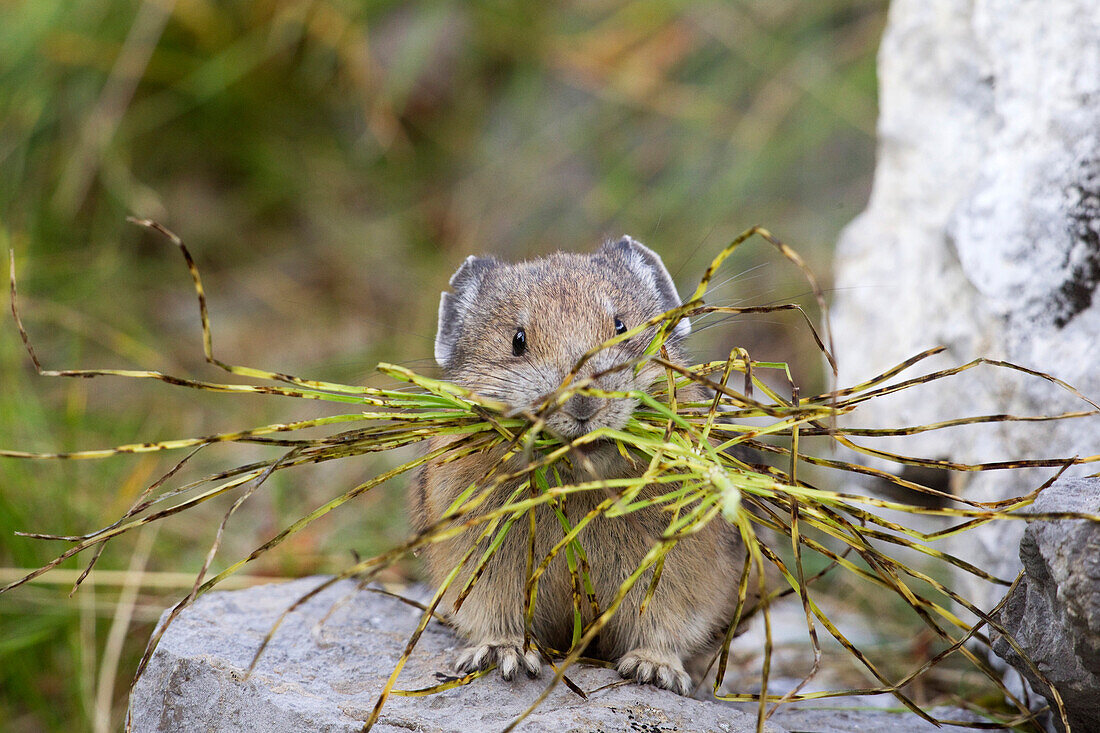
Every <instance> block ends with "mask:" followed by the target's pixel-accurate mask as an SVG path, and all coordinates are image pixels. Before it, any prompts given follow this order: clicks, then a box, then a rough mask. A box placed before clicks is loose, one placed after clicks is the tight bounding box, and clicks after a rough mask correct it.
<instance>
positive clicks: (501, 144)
mask: <svg viewBox="0 0 1100 733" xmlns="http://www.w3.org/2000/svg"><path fill="white" fill-rule="evenodd" d="M885 4H886V3H885V0H822V1H821V2H814V3H806V2H797V0H751V1H750V0H743V1H741V2H692V3H688V2H668V1H667V0H635V1H633V2H618V1H616V2H611V1H609V0H597V1H596V2H585V3H580V2H577V3H527V2H507V1H506V0H479V1H477V2H459V1H457V0H437V1H436V2H418V3H402V2H373V3H358V2H350V0H348V1H345V0H329V1H327V2H325V1H313V0H310V1H302V2H298V1H295V0H285V1H277V0H255V1H253V2H245V1H243V0H242V1H239V2H218V3H215V2H212V1H211V0H174V1H173V0H148V1H145V2H136V1H128V2H124V1H121V0H103V1H102V2H95V3H71V2H62V1H61V0H24V1H22V2H20V1H18V0H8V1H7V2H3V3H0V171H2V172H3V175H0V250H6V249H8V248H12V249H13V250H14V252H15V256H16V264H17V271H18V274H19V282H20V292H21V296H22V298H21V303H22V311H23V315H24V318H25V320H26V322H27V326H28V330H29V332H30V335H31V338H32V340H33V341H34V343H35V345H36V346H37V348H38V351H39V354H40V355H41V357H42V360H43V362H44V363H45V365H46V366H47V367H53V368H67V367H74V368H75V367H129V368H152V369H162V370H164V371H168V372H170V373H173V374H177V375H187V376H195V377H200V378H208V379H224V376H223V375H220V374H219V373H218V372H216V371H215V370H213V369H212V368H211V367H209V366H207V365H205V364H204V363H203V361H202V351H201V341H200V338H199V328H198V317H197V308H196V307H195V304H194V302H193V296H192V293H191V290H190V283H189V280H188V278H187V275H186V270H185V269H184V268H183V265H182V263H181V262H180V261H179V258H178V255H177V253H176V252H174V251H172V248H171V247H170V246H168V245H165V244H164V243H163V242H162V241H159V240H157V239H156V238H154V237H152V236H150V235H149V234H148V233H147V232H144V231H143V230H141V229H139V228H137V227H133V226H131V225H128V224H126V223H125V221H124V219H125V217H126V216H127V215H138V216H143V217H150V218H154V219H156V220H158V221H160V222H162V223H163V224H165V225H166V226H168V227H170V228H171V229H173V230H174V231H176V232H177V233H178V234H180V235H181V236H182V237H183V238H184V239H185V241H187V242H188V244H189V246H190V247H191V249H192V251H193V252H194V253H195V255H196V259H197V260H198V262H199V266H200V268H201V269H202V271H203V274H204V276H205V278H206V281H207V283H206V284H207V291H208V295H209V297H210V305H211V316H212V319H213V326H214V342H215V350H216V352H218V353H219V355H220V356H221V357H222V358H223V359H226V360H228V361H231V362H233V363H244V364H251V365H256V366H262V367H264V368H267V369H272V370H278V371H286V372H291V373H294V374H298V375H300V376H308V377H316V378H324V379H331V380H338V381H344V382H353V383H354V382H361V381H364V380H367V379H372V377H371V368H372V366H373V365H374V364H375V363H376V362H377V361H379V360H381V359H385V360H388V361H394V362H401V363H405V364H408V365H410V366H412V367H414V368H418V369H429V370H430V357H431V351H432V349H431V340H432V334H433V332H434V327H435V324H434V318H435V309H436V305H437V302H438V293H439V291H440V290H441V289H443V288H444V287H445V286H446V282H447V278H448V277H449V275H450V273H451V272H452V271H453V270H454V269H455V267H456V266H457V265H458V264H459V263H460V262H461V261H462V260H463V259H464V258H465V257H466V255H468V254H471V253H494V254H497V255H500V256H503V257H506V258H512V259H516V258H523V257H529V256H536V255H539V254H542V253H545V252H548V251H552V250H554V249H580V250H586V249H591V248H593V247H594V246H596V245H597V244H598V243H599V242H600V241H601V240H602V239H603V238H604V237H607V236H615V235H619V234H622V233H630V234H631V235H633V236H635V237H636V238H638V239H640V240H642V241H643V242H645V243H646V244H648V245H650V246H651V247H653V248H654V249H656V250H658V251H659V252H661V253H662V254H663V256H664V258H665V261H666V263H667V264H668V265H669V268H670V270H671V271H672V272H674V273H676V276H677V279H678V281H679V282H680V284H681V287H682V288H683V287H686V286H687V285H688V284H689V283H691V282H693V281H694V280H696V279H697V278H698V276H699V274H700V273H701V271H702V269H703V267H704V266H705V264H706V262H708V261H709V259H710V258H711V257H712V255H713V253H714V252H715V251H716V250H717V249H718V248H720V247H721V246H723V245H724V244H725V243H726V242H727V241H728V240H729V239H731V238H732V237H733V236H734V235H735V234H736V233H738V232H739V231H741V230H743V229H745V228H747V227H749V226H751V225H753V224H762V225H765V226H767V227H768V228H770V229H771V230H772V231H773V232H775V233H776V234H777V235H778V236H779V237H781V238H782V239H784V240H785V241H787V242H788V243H789V244H791V245H792V246H794V247H795V248H796V249H797V250H798V251H799V252H800V253H802V254H803V256H805V257H806V258H807V260H808V261H809V262H810V264H811V266H812V267H813V268H814V269H815V270H816V271H817V272H818V273H819V275H821V276H823V280H824V281H825V282H826V283H827V282H828V263H829V259H830V252H831V245H832V243H833V241H834V240H835V238H836V235H837V232H838V231H839V229H840V227H841V226H843V224H844V223H846V222H847V221H848V220H850V219H851V217H852V216H854V215H855V214H856V213H857V212H858V211H859V209H860V208H861V207H862V205H863V203H864V201H865V198H866V195H867V191H868V189H869V184H870V171H871V166H872V162H873V127H874V115H875V87H874V84H875V74H874V55H875V50H876V47H877V43H878V38H879V34H880V32H881V27H882V24H883V22H884V16H885ZM762 263H763V264H764V266H763V267H760V268H758V269H753V270H752V271H751V272H748V273H746V274H745V275H743V276H742V277H739V278H735V279H734V280H732V281H731V282H730V283H728V284H727V285H726V286H724V288H723V290H722V291H721V292H722V294H723V297H726V298H728V301H729V302H731V303H732V302H744V303H748V304H761V303H769V302H783V301H789V300H792V299H800V301H801V302H804V303H807V304H808V303H810V300H811V299H809V298H807V297H806V294H807V290H808V287H807V286H806V285H805V283H804V282H803V281H802V280H801V279H800V277H799V275H798V273H797V271H795V270H794V268H792V267H790V266H789V265H787V264H784V263H783V262H782V261H781V260H780V259H779V258H777V257H775V256H774V253H772V252H771V251H769V250H767V249H765V246H764V245H759V244H758V245H756V246H753V247H750V248H747V249H745V250H743V251H742V253H741V254H740V256H738V257H737V258H736V260H735V261H733V262H732V263H731V264H729V265H728V266H727V267H728V272H729V273H730V274H731V275H732V274H735V273H738V272H742V271H747V270H750V269H751V268H754V267H755V266H757V265H759V264H762ZM6 323H7V325H4V326H3V327H0V446H2V447H5V448H17V449H23V450H42V451H53V450H68V449H79V448H95V447H106V446H110V445H115V444H120V443H125V442H132V441H135V440H142V441H143V440H155V439H160V438H168V437H179V436H183V435H194V434H201V433H205V432H210V431H214V430H226V429H233V428H239V427H245V426H249V425H255V424H260V423H262V422H266V421H284V420H288V419H292V418H296V417H307V416H313V415H316V414H317V413H316V411H317V410H318V409H321V408H319V407H318V406H317V405H315V404H299V403H298V402H291V401H279V400H259V399H258V398H255V397H234V396H228V395H210V394H207V393H194V392H186V391H184V390H174V389H171V388H169V387H168V386H167V385H164V384H159V383H150V384H141V383H134V382H131V381H121V380H109V379H99V380H68V381H66V380H51V379H46V378H41V377H38V376H37V375H36V374H35V373H34V371H33V369H32V368H31V365H30V363H29V360H28V359H27V358H26V355H25V353H24V351H23V348H22V344H21V343H20V341H19V337H18V333H17V331H16V329H15V327H14V325H12V324H11V322H10V321H7V322H6ZM701 325H702V324H700V326H701ZM697 330H698V331H700V333H699V335H698V336H696V342H695V346H696V347H697V348H698V355H699V356H700V357H704V356H715V355H718V354H721V355H723V356H724V355H725V353H726V352H728V350H729V348H730V347H731V346H732V345H735V344H739V345H745V346H747V347H748V348H749V350H750V353H751V354H752V355H753V356H754V357H756V358H759V359H771V360H782V361H788V362H791V363H792V365H793V368H794V370H795V373H796V376H797V377H798V378H799V379H800V380H802V381H803V382H804V383H805V384H809V385H816V384H820V374H819V368H820V358H819V355H818V354H817V353H816V352H814V350H813V346H812V342H810V341H809V340H808V339H807V338H806V337H805V334H804V332H803V331H802V329H801V327H800V326H799V323H798V320H797V318H796V317H793V316H792V317H789V318H788V317H787V316H772V317H763V318H755V319H754V318H745V319H739V320H736V321H730V322H727V323H723V324H721V325H720V327H717V328H712V329H705V328H701V327H699V328H697ZM257 450H258V449H257ZM250 455H252V454H250V453H249V451H248V450H245V449H241V448H240V447H238V448H237V449H236V450H234V449H231V448H226V447H222V448H221V449H220V451H219V450H218V449H215V448H211V449H209V451H207V452H205V453H204V454H200V456H199V457H197V458H196V461H195V464H196V468H193V469H192V470H194V471H196V472H197V471H201V470H202V469H203V468H206V469H208V470H215V469H216V468H221V467H225V465H226V464H227V463H232V464H234V465H235V464H237V463H240V462H243V461H245V460H247V459H248V458H249V457H250ZM178 458H179V457H176V459H175V460H178ZM394 460H395V459H394V458H392V457H389V458H387V457H381V458H378V459H376V461H375V462H374V463H372V462H371V461H370V460H368V459H366V458H364V459H363V460H362V461H360V462H358V463H357V464H355V465H345V466H333V467H325V468H324V469H323V470H321V469H317V470H314V471H311V472H302V473H301V474H297V475H294V476H293V477H292V480H290V481H288V480H287V479H286V477H282V476H280V477H277V479H276V480H274V481H273V482H272V483H271V484H270V485H269V486H266V487H265V489H264V491H262V492H259V493H258V494H257V495H256V496H255V497H254V498H253V499H252V500H251V501H250V504H249V506H248V507H246V508H245V510H243V511H242V512H241V513H240V514H238V515H237V516H236V517H235V518H234V522H233V523H232V524H231V525H230V537H228V538H227V539H226V541H225V543H224V546H223V549H222V550H221V552H220V555H219V557H220V558H222V559H225V558H235V557H238V556H239V555H241V554H242V553H244V552H247V551H249V550H251V549H252V548H253V547H254V546H255V545H256V544H258V543H259V542H261V541H262V540H264V539H266V538H268V537H269V536H270V535H271V534H273V533H274V532H275V531H277V530H278V529H279V528H281V527H282V526H284V525H285V524H286V523H287V522H288V521H290V520H291V519H293V518H294V517H296V516H297V515H299V514H301V513H304V511H306V510H307V509H308V508H312V507H313V506H315V505H316V504H318V503H320V502H321V501H322V500H323V498H325V497H329V496H332V495H334V493H340V492H342V491H343V490H344V489H345V488H347V487H348V486H350V485H352V484H353V483H354V482H356V481H357V480H361V479H362V478H363V477H364V476H367V475H370V474H372V473H373V472H374V471H377V470H378V468H379V466H380V465H381V464H383V463H386V462H393V461H394ZM173 462H174V459H173V458H172V457H170V456H161V457H156V456H153V457H143V458H135V457H118V458H113V459H109V460H105V461H100V462H94V463H93V462H82V463H75V462H69V463H65V462H29V461H17V460H10V459H6V460H5V459H0V572H3V573H6V575H4V576H3V578H2V579H0V580H2V581H4V582H6V581H8V580H11V579H12V577H14V576H17V575H18V574H20V570H21V569H27V568H33V567H35V566H37V565H39V564H42V563H43V562H45V561H47V560H49V559H50V558H51V557H52V556H53V554H54V553H55V552H56V551H58V550H59V549H60V548H59V547H58V545H57V543H52V542H43V541H39V540H30V539H25V538H20V537H16V536H14V534H13V532H14V531H16V530H25V531H28V530H29V531H39V532H53V533H79V532H84V531H88V530H90V529H93V528H96V527H99V526H102V525H104V524H107V523H109V522H110V521H112V520H113V519H115V518H116V517H117V516H118V515H119V514H120V513H121V512H122V511H124V510H125V509H126V507H127V506H128V504H129V502H130V501H132V500H133V498H134V497H135V496H136V495H137V494H138V493H140V491H141V490H142V489H143V488H144V487H145V486H146V485H148V484H149V483H150V482H151V481H153V480H155V479H156V478H157V477H158V476H159V475H160V474H162V473H163V472H164V471H166V470H168V468H170V467H171V466H172V464H173ZM344 463H348V462H346V461H345V462H344ZM402 488H403V487H402V486H392V487H387V488H386V490H385V491H383V492H377V493H372V494H370V495H368V496H367V497H364V500H362V501H360V502H358V503H357V504H356V506H355V508H354V509H353V508H352V507H350V506H349V507H348V509H347V510H345V511H342V512H338V513H336V514H337V515H338V516H336V517H333V518H331V519H327V520H325V521H323V522H320V523H318V526H317V528H316V530H315V531H313V532H312V533H309V535H308V536H306V537H304V538H302V539H296V540H295V541H293V542H291V543H288V544H289V546H284V547H283V548H280V549H281V550H282V551H281V552H278V553H271V555H269V556H265V557H264V558H263V559H262V560H261V561H259V562H258V563H257V567H254V568H251V569H250V570H249V573H250V574H252V575H265V576H289V575H300V574H304V573H310V572H324V571H326V570H332V569H334V568H337V567H342V566H344V565H345V564H346V561H347V560H348V559H349V558H350V554H351V552H353V551H355V552H359V553H361V554H367V553H372V552H374V551H377V550H379V549H381V548H383V547H388V546H390V545H392V544H393V543H394V542H395V541H397V539H398V538H400V537H401V536H402V535H403V533H404V531H405V528H404V524H403V521H404V520H403V518H402V516H401V514H402V512H401V505H402V499H401V494H402ZM225 509H226V506H225V505H224V504H221V505H217V506H211V507H209V508H208V509H200V510H199V511H197V512H189V513H188V517H187V519H186V520H185V521H179V522H174V523H173V522H171V521H169V522H168V523H166V524H165V526H164V527H163V528H162V529H161V530H160V531H159V533H157V534H156V536H155V537H154V536H151V535H147V536H146V537H145V539H144V540H142V539H140V538H139V539H138V540H136V542H137V544H138V545H139V547H138V548H137V551H135V544H134V541H131V540H126V539H124V540H121V541H120V542H119V543H118V545H117V546H114V547H110V548H108V550H107V552H106V553H105V554H104V556H103V559H102V560H101V562H100V565H99V566H98V567H99V568H101V569H103V570H115V571H119V570H127V569H132V570H135V571H139V570H145V571H147V572H148V573H150V575H146V576H144V579H141V578H138V577H137V576H135V575H132V574H131V575H128V576H127V575H125V574H122V576H121V577H122V578H123V580H121V581H118V580H117V578H118V577H120V576H118V575H115V576H106V575H105V576H93V577H102V578H105V579H106V580H102V581H98V585H91V584H90V583H89V584H87V585H86V586H85V587H84V588H82V590H81V591H80V592H79V593H77V594H76V595H75V596H74V597H73V598H71V599H70V598H68V597H67V591H68V586H66V585H65V584H63V583H58V582H54V583H44V584H36V585H30V586H24V587H23V588H20V589H18V590H17V591H16V592H14V593H10V594H5V595H4V596H2V597H0V727H3V728H4V729H5V730H12V731H39V730H66V731H70V730H82V729H90V730H97V731H98V730H108V729H114V728H117V727H118V726H119V725H120V723H121V721H122V719H123V715H124V711H125V694H126V689H127V686H128V684H129V681H130V675H131V674H132V672H133V669H134V668H135V666H136V659H137V657H138V656H139V655H140V653H141V651H142V649H143V646H144V642H145V639H147V638H148V635H149V633H150V631H151V629H152V623H153V622H154V621H155V619H156V617H157V615H158V614H159V612H160V611H161V610H162V609H163V608H164V607H165V606H166V605H168V604H169V603H171V602H172V601H173V600H175V599H177V598H179V597H180V596H182V595H183V594H184V593H185V592H186V583H185V581H180V580H179V579H178V578H176V579H175V580H173V578H175V576H170V575H168V574H169V573H173V572H175V573H178V572H192V573H193V572H194V571H195V570H197V568H198V567H199V565H200V564H201V561H202V557H203V555H204V553H205V550H206V547H207V546H208V544H209V542H210V541H211V539H212V538H213V534H214V531H215V529H216V526H217V523H218V521H219V520H220V517H221V515H222V513H223V512H224V511H225ZM203 517H205V520H204V519H203ZM207 520H208V521H207ZM143 542H144V543H145V547H140V545H141V544H142V543H143ZM146 550H147V551H148V552H147V554H146ZM222 566H223V565H222V564H219V563H218V562H216V563H215V568H218V567H222ZM64 567H66V568H70V569H71V568H78V567H81V565H79V564H66V565H65V566H64ZM158 573H159V574H160V575H158ZM112 578H115V579H116V580H112ZM127 578H128V579H129V580H130V581H131V585H130V586H129V587H127V586H126V579H127ZM45 579H46V580H49V579H50V576H46V578H45ZM156 579H159V580H160V583H159V584H160V585H165V586H169V587H166V588H165V587H157V585H158V584H157V583H154V582H153V580H156Z"/></svg>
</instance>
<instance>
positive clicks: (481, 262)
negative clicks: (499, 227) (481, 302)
mask: <svg viewBox="0 0 1100 733" xmlns="http://www.w3.org/2000/svg"><path fill="white" fill-rule="evenodd" d="M496 264H497V261H496V260H495V259H493V258H492V257H474V256H473V255H470V256H469V257H467V258H466V261H465V262H463V263H462V266H461V267H459V268H458V270H456V271H455V274H453V275H451V280H450V285H451V288H452V289H453V290H454V292H453V293H443V294H442V295H440V296H439V326H438V327H437V329H436V332H435V361H436V363H437V364H439V366H441V367H443V368H444V369H446V368H447V367H448V366H450V363H451V357H452V356H453V355H454V348H455V344H456V343H457V342H458V337H459V335H460V334H461V333H462V326H463V323H464V322H465V321H466V317H467V315H469V313H470V311H471V309H472V308H473V307H474V306H475V304H476V303H477V291H478V289H479V288H480V287H481V281H482V280H483V279H484V277H485V273H486V272H488V271H489V270H491V269H493V267H495V266H496Z"/></svg>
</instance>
